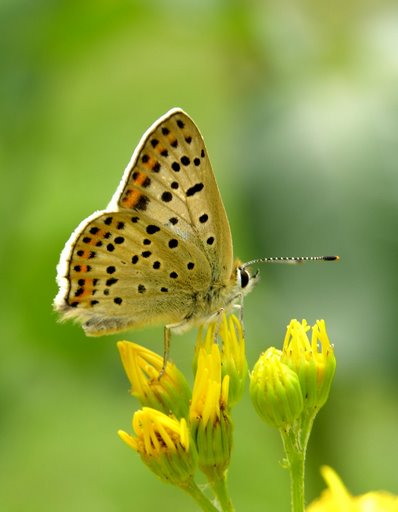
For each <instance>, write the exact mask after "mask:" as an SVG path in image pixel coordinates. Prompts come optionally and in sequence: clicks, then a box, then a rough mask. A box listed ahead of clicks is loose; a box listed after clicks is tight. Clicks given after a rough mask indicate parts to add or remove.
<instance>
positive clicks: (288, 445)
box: [281, 430, 305, 512]
mask: <svg viewBox="0 0 398 512" xmlns="http://www.w3.org/2000/svg"><path fill="white" fill-rule="evenodd" d="M281 436H282V440H283V445H284V448H285V455H286V460H287V466H288V469H289V474H290V498H291V510H292V512H304V471H305V465H304V464H305V447H302V446H300V443H299V442H298V439H297V437H296V435H295V434H294V433H293V432H292V431H290V432H286V431H282V430H281Z"/></svg>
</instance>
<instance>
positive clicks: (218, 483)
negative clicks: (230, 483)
mask: <svg viewBox="0 0 398 512" xmlns="http://www.w3.org/2000/svg"><path fill="white" fill-rule="evenodd" d="M210 485H211V488H212V489H213V492H214V494H215V495H216V498H217V500H218V502H219V504H220V506H221V510H222V511H223V512H234V507H233V505H232V502H231V499H230V497H229V494H228V489H227V478H226V473H224V474H223V475H222V476H220V477H219V478H215V479H214V480H212V481H210Z"/></svg>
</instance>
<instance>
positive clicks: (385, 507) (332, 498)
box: [306, 466, 398, 512]
mask: <svg viewBox="0 0 398 512" xmlns="http://www.w3.org/2000/svg"><path fill="white" fill-rule="evenodd" d="M321 473H322V476H323V479H324V480H325V482H326V483H327V485H328V489H326V490H325V491H323V492H322V495H321V497H320V498H319V499H317V500H315V501H313V502H312V503H311V504H310V505H309V506H308V507H307V508H306V512H398V497H397V496H393V495H392V494H389V493H387V492H384V491H379V492H368V493H366V494H362V495H361V496H352V495H351V494H350V493H349V492H348V490H347V489H346V487H345V486H344V484H343V482H342V481H341V479H340V478H339V476H338V475H337V473H336V472H335V471H333V469H332V468H330V467H328V466H324V467H322V468H321Z"/></svg>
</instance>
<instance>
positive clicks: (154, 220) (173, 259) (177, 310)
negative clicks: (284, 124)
mask: <svg viewBox="0 0 398 512" xmlns="http://www.w3.org/2000/svg"><path fill="white" fill-rule="evenodd" d="M57 271H58V275H57V282H58V285H59V292H58V294H57V296H56V298H55V300H54V307H55V310H56V311H58V312H59V313H60V314H61V317H62V319H73V320H76V321H77V322H79V323H81V324H82V326H83V329H84V331H85V333H86V334H87V335H90V336H97V335H103V334H109V333H114V332H118V331H123V330H127V329H130V328H139V327H146V326H150V325H164V326H165V340H166V338H167V337H168V336H169V335H170V331H171V330H173V331H175V332H183V331H185V330H187V329H189V328H191V327H193V326H195V325H199V324H202V323H204V322H206V320H208V319H211V318H212V317H214V315H216V314H217V313H218V312H220V311H221V310H223V309H228V308H230V307H231V306H233V305H234V304H236V303H238V302H241V301H242V297H243V296H244V295H245V294H246V293H248V292H249V291H250V290H251V289H252V288H253V286H254V284H255V283H256V282H257V280H258V273H255V274H251V273H250V271H249V270H248V269H247V268H246V266H245V265H243V264H242V263H241V262H240V260H238V259H234V257H233V249H232V238H231V231H230V227H229V223H228V219H227V215H226V213H225V209H224V205H223V202H222V199H221V196H220V192H219V190H218V187H217V183H216V180H215V177H214V174H213V171H212V168H211V164H210V160H209V157H208V153H207V149H206V146H205V143H204V141H203V138H202V136H201V134H200V132H199V130H198V128H197V127H196V125H195V123H194V122H193V121H192V119H191V118H190V117H189V116H188V115H187V114H186V113H185V112H184V111H183V110H181V109H179V108H174V109H172V110H170V111H169V112H167V113H166V114H165V115H164V116H162V117H161V118H160V119H158V120H157V121H156V122H155V123H154V124H153V125H152V126H151V127H150V128H149V129H148V130H147V131H146V133H145V134H144V135H143V137H142V139H141V141H140V143H139V145H138V147H137V148H136V150H135V151H134V153H133V156H132V158H131V160H130V162H129V164H128V166H127V168H126V170H125V172H124V175H123V177H122V180H121V182H120V185H119V187H118V189H117V190H116V193H115V194H114V196H113V197H112V199H111V201H110V203H109V205H108V206H107V208H106V209H105V210H101V211H98V212H96V213H94V214H93V215H91V216H89V217H88V218H87V219H85V220H83V221H82V222H81V223H80V225H79V226H78V227H77V228H76V230H75V231H74V232H73V233H72V235H71V237H70V239H69V241H68V242H67V243H66V245H65V248H64V250H63V251H62V254H61V258H60V261H59V264H58V267H57Z"/></svg>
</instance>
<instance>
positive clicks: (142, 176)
mask: <svg viewBox="0 0 398 512" xmlns="http://www.w3.org/2000/svg"><path fill="white" fill-rule="evenodd" d="M116 202H117V204H118V206H119V208H135V209H137V210H139V211H140V210H141V211H145V212H146V213H147V214H148V215H150V216H152V217H153V218H156V219H157V220H158V222H160V223H161V224H163V225H167V226H170V228H171V229H173V230H174V231H175V232H176V234H178V235H179V236H181V237H183V238H185V239H191V240H192V241H193V242H194V243H196V244H197V245H198V246H199V247H200V248H201V250H202V251H203V252H204V253H205V254H206V256H207V258H208V261H209V264H210V266H211V268H212V272H213V277H214V279H216V280H221V281H223V280H225V279H228V278H229V277H230V274H231V271H232V265H233V253H232V239H231V232H230V228H229V224H228V220H227V216H226V213H225V210H224V206H223V203H222V200H221V196H220V193H219V190H218V187H217V183H216V181H215V178H214V174H213V171H212V168H211V165H210V160H209V158H208V154H207V150H206V147H205V144H204V141H203V138H202V136H201V134H200V132H199V130H198V128H197V127H196V125H195V123H194V122H193V121H192V119H191V118H190V117H189V116H188V115H187V114H185V112H183V111H181V110H179V109H174V110H172V111H170V112H169V113H168V114H166V115H165V116H164V117H163V118H161V119H160V120H159V121H158V122H157V123H155V125H154V126H153V127H152V128H150V129H149V130H148V132H147V133H146V134H145V136H144V137H143V139H142V141H141V143H140V145H139V146H138V148H137V150H136V152H135V154H134V155H133V157H132V160H131V162H130V164H129V166H128V167H127V169H126V171H125V176H124V177H123V180H122V183H121V185H120V187H119V189H118V191H117V192H116V194H115V196H114V198H113V199H112V201H111V204H110V206H111V205H113V204H115V203H116Z"/></svg>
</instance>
